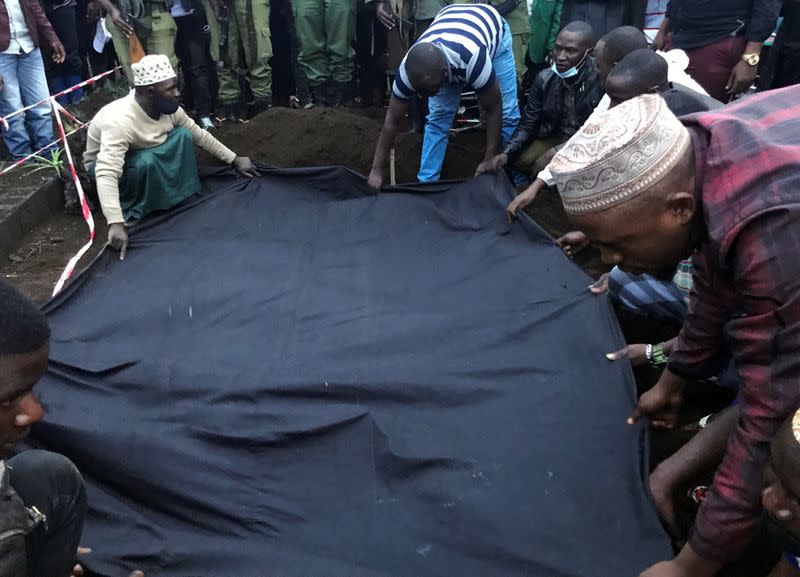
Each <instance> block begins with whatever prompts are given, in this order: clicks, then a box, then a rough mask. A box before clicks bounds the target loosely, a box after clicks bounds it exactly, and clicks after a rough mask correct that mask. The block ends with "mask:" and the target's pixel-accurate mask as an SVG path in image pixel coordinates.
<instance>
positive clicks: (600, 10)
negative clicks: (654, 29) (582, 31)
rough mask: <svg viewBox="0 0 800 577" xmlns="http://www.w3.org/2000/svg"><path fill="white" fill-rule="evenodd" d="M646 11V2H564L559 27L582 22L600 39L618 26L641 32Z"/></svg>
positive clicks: (622, 0) (578, 0)
mask: <svg viewBox="0 0 800 577" xmlns="http://www.w3.org/2000/svg"><path fill="white" fill-rule="evenodd" d="M646 11H647V3H646V0H614V1H613V2H612V1H610V0H564V7H563V8H562V10H561V27H562V28H563V27H564V26H566V25H567V24H569V23H570V22H575V21H576V20H582V21H583V22H586V23H587V24H589V26H591V27H592V29H593V30H594V32H595V34H597V37H598V38H600V37H602V36H605V35H606V34H608V33H609V32H611V31H612V30H614V29H615V28H619V27H620V26H635V27H636V28H639V29H640V30H641V29H642V28H644V14H645V12H646Z"/></svg>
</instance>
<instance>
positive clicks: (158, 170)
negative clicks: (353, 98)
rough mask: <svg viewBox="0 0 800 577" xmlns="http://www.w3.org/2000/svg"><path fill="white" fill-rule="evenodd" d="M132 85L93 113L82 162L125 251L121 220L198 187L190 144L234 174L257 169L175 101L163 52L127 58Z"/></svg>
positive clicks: (113, 240)
mask: <svg viewBox="0 0 800 577" xmlns="http://www.w3.org/2000/svg"><path fill="white" fill-rule="evenodd" d="M132 68H133V84H134V87H135V88H134V90H133V91H131V93H130V94H128V95H127V96H125V97H123V98H120V99H119V100H115V101H114V102H112V103H110V104H107V105H106V106H104V107H103V108H101V109H100V111H99V112H98V113H97V115H96V116H95V117H94V118H93V119H92V122H91V124H90V125H89V134H88V137H87V142H86V152H85V153H84V155H83V162H84V164H85V166H86V169H87V171H88V172H89V174H93V175H94V177H95V179H96V180H97V195H98V197H99V198H100V206H101V207H102V209H103V214H104V215H105V217H106V221H107V222H108V226H109V228H108V244H109V245H110V246H111V247H112V248H114V249H116V250H119V251H120V259H123V258H125V250H126V249H127V245H128V234H127V232H126V229H125V226H126V223H127V224H130V223H132V222H133V221H136V220H139V219H141V218H143V217H144V216H146V215H147V214H149V213H151V212H153V211H156V210H166V209H169V208H172V207H173V206H175V205H176V204H178V203H180V202H182V201H184V200H186V199H187V198H189V197H190V196H192V195H193V194H195V193H196V192H197V191H198V190H199V189H200V180H199V178H198V176H197V160H196V158H195V154H194V147H193V145H197V146H199V147H200V148H202V149H203V150H205V151H206V152H208V153H209V154H212V155H213V156H215V157H217V158H218V159H220V160H221V161H222V162H224V163H225V164H230V165H232V166H233V168H234V169H236V171H237V172H238V173H239V174H242V175H244V176H248V177H253V176H256V175H257V174H258V173H257V171H256V169H255V167H254V166H253V163H252V162H250V159H249V158H246V157H241V156H236V154H235V153H234V152H233V151H231V150H230V149H228V148H227V147H226V146H225V145H223V144H222V143H221V142H219V141H218V140H217V139H216V138H214V137H213V136H211V134H210V133H209V132H208V131H207V130H203V129H202V128H200V127H199V126H198V125H197V124H195V122H194V121H193V120H192V119H191V118H190V117H189V116H187V115H186V113H185V112H184V111H183V109H181V108H180V92H179V90H178V79H177V76H176V74H175V70H174V69H173V68H172V65H171V64H170V61H169V58H168V57H167V56H165V55H163V54H153V55H148V56H145V57H144V58H142V60H141V61H139V62H138V63H135V64H133V65H132Z"/></svg>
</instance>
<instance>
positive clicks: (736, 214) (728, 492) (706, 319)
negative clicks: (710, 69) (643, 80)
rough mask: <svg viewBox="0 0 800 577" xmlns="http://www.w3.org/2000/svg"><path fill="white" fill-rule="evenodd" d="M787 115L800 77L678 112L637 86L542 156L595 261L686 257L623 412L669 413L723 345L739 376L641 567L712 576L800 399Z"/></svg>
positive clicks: (754, 501)
mask: <svg viewBox="0 0 800 577" xmlns="http://www.w3.org/2000/svg"><path fill="white" fill-rule="evenodd" d="M798 119H800V86H795V87H791V88H786V89H783V90H778V91H773V92H765V93H761V94H757V95H755V96H752V97H748V98H746V99H742V100H741V101H740V102H737V103H735V104H732V105H729V106H726V107H724V108H721V109H719V110H716V111H711V112H707V113H701V114H695V115H691V116H685V117H683V118H682V119H681V120H678V119H677V118H676V117H675V116H674V115H673V114H672V112H670V110H669V109H668V107H667V105H666V103H665V102H664V100H663V99H662V98H661V97H660V96H658V95H654V94H647V95H643V96H639V97H637V98H634V99H632V100H629V101H627V102H624V103H622V104H620V105H619V106H617V107H615V108H612V109H611V110H609V111H608V112H606V113H603V114H598V115H594V116H592V117H591V118H590V119H589V120H588V121H587V122H586V124H584V126H583V127H582V128H581V129H580V130H579V131H578V133H577V134H575V136H573V137H572V138H571V139H570V140H569V142H568V143H567V144H566V145H565V146H564V147H563V148H562V149H561V150H560V151H559V153H558V154H557V155H556V156H555V158H554V159H553V161H552V163H551V165H550V168H551V170H552V173H553V176H554V177H555V181H556V185H557V187H558V191H559V194H560V195H561V199H562V201H563V204H564V208H565V209H566V211H567V213H569V215H570V219H571V220H572V221H573V223H574V224H576V225H577V226H578V228H580V230H582V231H584V232H585V233H586V235H587V236H588V237H589V238H590V239H591V240H592V241H594V243H595V244H597V246H598V247H599V248H600V252H601V257H602V259H603V261H604V262H605V263H607V264H609V265H617V266H619V267H620V268H621V269H622V270H623V271H625V272H628V273H631V274H642V273H649V274H651V275H653V276H655V277H657V278H671V276H672V275H674V274H675V267H676V265H677V263H678V262H679V261H680V260H681V259H685V258H687V257H688V256H689V255H692V256H693V261H694V273H693V278H694V282H693V287H692V290H691V293H690V304H689V309H688V312H687V314H686V318H685V320H684V323H683V328H682V329H681V332H680V334H679V335H678V338H677V340H676V343H675V345H674V347H673V349H672V351H671V352H670V354H669V360H668V364H667V368H666V369H665V370H664V372H663V373H662V376H661V378H660V379H659V381H658V383H657V384H656V385H655V386H654V387H653V388H652V389H650V390H649V391H647V392H646V393H644V394H643V395H642V397H641V398H640V399H639V404H638V407H636V409H635V410H634V412H633V415H632V416H631V418H630V419H629V423H631V424H633V423H634V422H636V421H637V420H638V419H639V418H641V417H643V416H649V417H650V419H651V421H652V424H653V425H654V426H657V425H661V426H667V427H670V428H671V427H672V426H674V425H675V420H676V416H677V409H678V408H679V407H680V405H681V403H682V391H683V388H684V386H685V385H686V384H687V383H689V382H691V381H693V380H696V379H701V378H705V377H709V376H712V375H714V374H715V373H716V372H717V371H718V370H719V368H720V362H721V361H722V360H723V357H722V355H721V353H722V352H723V351H724V350H728V351H730V352H731V353H732V354H733V359H734V363H735V367H736V372H737V374H738V378H739V383H740V385H739V387H740V390H739V393H740V399H741V402H740V405H739V407H740V416H739V419H738V423H737V425H736V429H735V430H734V432H733V434H732V435H731V437H730V441H729V442H728V444H727V449H726V451H725V456H724V458H723V460H722V463H721V464H720V465H719V468H718V469H717V473H716V475H715V477H714V482H713V485H712V487H711V489H710V491H709V493H708V496H707V497H706V499H705V500H704V502H703V504H702V505H701V506H700V509H699V511H698V514H697V518H696V520H695V525H694V529H693V531H692V534H691V535H690V536H689V539H688V542H687V544H686V545H685V546H684V547H683V549H681V551H680V553H679V554H678V556H677V557H676V558H675V559H672V560H670V561H665V562H662V563H658V564H656V565H654V566H653V567H651V568H649V569H647V570H646V571H645V572H644V573H643V574H642V575H643V576H645V577H710V576H711V575H713V574H715V573H716V572H717V570H718V569H719V568H720V567H721V566H722V565H723V564H724V563H726V562H728V561H731V560H733V559H735V558H736V557H737V555H738V554H740V553H741V552H742V550H743V549H744V548H745V547H746V546H747V544H748V542H749V541H750V539H751V537H752V536H753V533H754V531H755V529H756V526H757V525H758V522H759V519H760V515H761V490H762V488H763V480H762V479H763V474H764V468H765V465H766V463H767V460H768V458H769V453H770V442H771V441H772V439H773V438H774V437H775V434H776V432H777V431H778V429H779V428H780V426H781V424H782V423H783V422H784V421H786V419H787V418H789V416H790V415H791V414H792V412H793V411H795V410H796V409H797V407H798V405H800V258H798V254H800V120H798ZM723 345H727V346H723ZM690 458H691V457H690ZM654 484H655V485H657V483H654V481H653V479H652V478H651V486H652V489H653V493H654V496H655V495H656V493H657V492H658V491H659V490H660V487H658V486H653V485H654Z"/></svg>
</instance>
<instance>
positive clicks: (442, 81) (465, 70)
mask: <svg viewBox="0 0 800 577" xmlns="http://www.w3.org/2000/svg"><path fill="white" fill-rule="evenodd" d="M464 88H472V89H474V90H475V91H476V92H477V95H478V101H479V102H480V103H481V105H482V106H483V107H484V108H485V110H486V150H485V152H484V162H483V163H481V167H479V170H478V171H479V172H482V171H483V170H484V169H485V168H484V167H485V166H488V164H489V161H490V160H491V159H492V158H493V157H494V156H495V155H496V154H497V152H498V151H499V149H500V146H501V140H507V139H508V138H509V137H510V136H511V134H512V133H513V132H514V129H515V128H516V127H517V123H518V122H519V105H518V104H517V79H516V72H515V67H514V54H513V51H512V40H511V32H510V31H509V28H508V24H506V22H505V21H504V20H503V18H502V17H501V16H500V14H499V13H498V12H497V10H495V9H494V8H492V7H491V6H487V5H485V4H453V5H452V6H447V7H446V8H443V9H442V10H441V11H440V12H439V14H438V15H437V16H436V19H435V20H434V21H433V24H431V26H430V28H428V30H427V31H426V32H425V34H423V35H422V36H421V37H420V39H419V40H418V41H417V43H416V44H414V46H412V47H411V49H410V50H409V51H408V54H406V56H405V58H404V59H403V62H402V63H401V64H400V67H399V69H398V71H397V75H396V76H395V81H394V87H393V88H392V98H391V100H390V102H389V110H388V111H387V113H386V120H385V121H384V123H383V129H382V130H381V135H380V138H379V139H378V145H377V147H376V149H375V158H374V160H373V162H372V171H371V172H370V175H369V185H370V187H371V188H373V189H375V190H379V189H380V188H381V186H383V183H384V180H385V178H386V164H387V161H388V157H389V150H390V149H391V148H392V146H393V144H394V139H395V135H396V134H397V130H398V128H399V125H400V121H401V119H402V118H403V115H404V114H405V113H406V112H408V108H409V103H410V102H411V100H412V99H413V98H414V96H416V95H419V96H423V97H429V98H430V100H429V106H430V112H429V114H428V118H427V122H426V123H425V137H424V140H423V141H422V160H421V161H420V168H419V174H418V176H417V178H418V179H419V180H420V182H430V181H435V180H438V179H439V174H440V173H441V170H442V162H443V161H444V153H445V151H446V150H447V137H448V134H449V130H450V127H451V126H452V124H453V118H454V117H455V115H456V111H457V109H458V103H459V100H460V98H461V92H462V90H464ZM501 137H502V138H501Z"/></svg>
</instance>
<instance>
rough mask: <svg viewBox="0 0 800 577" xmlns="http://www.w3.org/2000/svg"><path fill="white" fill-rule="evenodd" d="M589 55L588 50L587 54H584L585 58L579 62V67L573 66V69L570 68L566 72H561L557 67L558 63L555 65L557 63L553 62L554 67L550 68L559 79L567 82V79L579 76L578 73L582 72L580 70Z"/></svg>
mask: <svg viewBox="0 0 800 577" xmlns="http://www.w3.org/2000/svg"><path fill="white" fill-rule="evenodd" d="M588 54H589V51H588V50H587V51H586V52H584V53H583V58H581V61H580V62H578V64H577V65H575V66H573V67H572V68H570V69H569V70H565V71H564V72H561V71H560V70H559V69H558V67H557V66H556V63H555V62H553V65H552V66H550V70H552V71H553V72H555V73H556V75H557V76H558V77H559V78H561V79H562V80H566V79H567V78H573V77H575V76H577V75H578V72H580V70H581V67H582V66H583V63H584V62H586V56H587V55H588Z"/></svg>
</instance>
